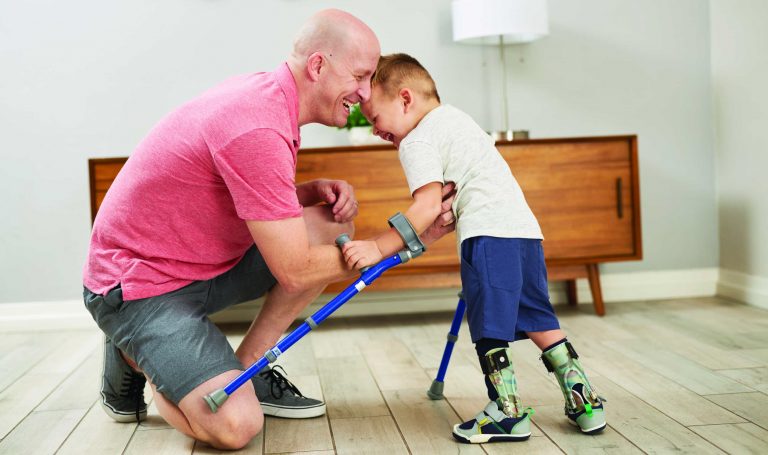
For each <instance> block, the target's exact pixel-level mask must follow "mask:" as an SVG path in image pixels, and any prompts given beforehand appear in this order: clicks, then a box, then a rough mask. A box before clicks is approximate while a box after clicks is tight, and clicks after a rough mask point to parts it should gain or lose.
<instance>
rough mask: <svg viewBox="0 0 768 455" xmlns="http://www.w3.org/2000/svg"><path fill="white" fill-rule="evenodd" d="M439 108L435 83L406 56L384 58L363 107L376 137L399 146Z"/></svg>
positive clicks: (438, 97)
mask: <svg viewBox="0 0 768 455" xmlns="http://www.w3.org/2000/svg"><path fill="white" fill-rule="evenodd" d="M439 105H440V95H438V93H437V88H436V87H435V81H433V80H432V77H431V76H430V75H429V73H428V72H427V70H426V69H424V67H423V66H421V64H420V63H419V62H418V61H417V60H416V59H415V58H413V57H411V56H410V55H407V54H390V55H383V56H381V58H380V59H379V64H378V66H377V67H376V72H375V73H374V75H373V79H372V80H371V98H370V100H368V101H367V102H364V103H362V104H361V107H362V111H363V114H364V115H365V116H366V118H368V120H369V121H370V122H371V124H372V125H373V132H374V134H376V135H377V136H379V137H381V138H382V139H385V140H387V141H390V142H392V143H394V144H395V146H397V147H399V146H400V141H401V140H403V138H404V137H405V136H407V135H408V133H410V132H411V130H413V129H414V128H415V127H416V125H418V124H419V122H420V121H421V119H422V118H423V117H424V116H425V115H426V114H427V113H428V112H429V111H431V110H432V109H434V108H435V107H437V106H439Z"/></svg>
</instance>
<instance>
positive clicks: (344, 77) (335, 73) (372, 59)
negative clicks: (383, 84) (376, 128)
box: [323, 48, 379, 126]
mask: <svg viewBox="0 0 768 455" xmlns="http://www.w3.org/2000/svg"><path fill="white" fill-rule="evenodd" d="M355 57H356V58H355ZM325 58H326V62H327V71H328V72H327V74H326V80H325V87H324V90H323V91H324V93H325V94H326V95H327V97H326V99H325V103H327V105H326V115H324V117H325V118H324V120H325V121H324V122H323V123H325V124H327V125H333V126H344V124H345V123H347V117H348V116H349V108H350V107H351V106H352V105H353V104H357V103H362V102H365V101H368V99H369V98H370V96H371V76H373V72H374V71H375V70H376V64H377V63H378V61H379V52H378V48H376V49H375V52H371V51H370V50H366V49H350V50H348V51H347V52H343V53H339V54H331V53H328V54H326V56H325Z"/></svg>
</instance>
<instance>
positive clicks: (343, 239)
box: [336, 233, 371, 273]
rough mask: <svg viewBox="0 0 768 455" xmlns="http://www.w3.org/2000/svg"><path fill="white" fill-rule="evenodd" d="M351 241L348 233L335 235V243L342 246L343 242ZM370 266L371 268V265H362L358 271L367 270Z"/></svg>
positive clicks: (363, 271)
mask: <svg viewBox="0 0 768 455" xmlns="http://www.w3.org/2000/svg"><path fill="white" fill-rule="evenodd" d="M351 241H352V239H350V238H349V235H348V234H346V233H344V234H341V235H340V236H338V237H336V245H338V246H343V245H344V244H345V243H347V242H351ZM370 268H371V266H368V267H363V268H362V269H360V273H365V272H367V271H368V270H370Z"/></svg>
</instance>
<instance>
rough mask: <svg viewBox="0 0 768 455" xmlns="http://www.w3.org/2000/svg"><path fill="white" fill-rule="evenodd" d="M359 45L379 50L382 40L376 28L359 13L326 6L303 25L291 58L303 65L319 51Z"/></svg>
mask: <svg viewBox="0 0 768 455" xmlns="http://www.w3.org/2000/svg"><path fill="white" fill-rule="evenodd" d="M356 45H361V46H363V47H364V48H367V49H371V48H374V47H375V49H379V40H378V38H376V34H375V33H373V30H371V29H370V27H368V26H367V25H365V23H364V22H363V21H361V20H360V19H358V18H356V17H355V16H353V15H351V14H349V13H347V12H345V11H341V10H338V9H326V10H323V11H320V12H318V13H316V14H314V15H313V16H312V17H311V18H309V20H308V21H307V23H306V24H304V26H303V27H302V28H301V30H300V31H299V35H298V36H297V37H296V40H295V41H294V43H293V53H292V55H291V57H292V59H293V60H294V63H296V64H299V65H301V64H303V63H304V62H306V60H307V58H308V57H309V56H310V55H312V54H313V53H315V52H334V53H337V54H342V53H347V52H349V51H353V52H354V50H355V48H356V47H357V46H356Z"/></svg>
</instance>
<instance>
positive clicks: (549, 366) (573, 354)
mask: <svg viewBox="0 0 768 455" xmlns="http://www.w3.org/2000/svg"><path fill="white" fill-rule="evenodd" d="M565 348H566V349H568V355H570V356H571V358H572V359H578V358H579V354H577V353H576V349H574V348H573V345H572V344H571V342H570V341H568V340H566V341H565ZM541 362H542V363H543V364H544V366H545V367H547V371H549V372H550V373H554V372H555V367H554V366H553V365H552V364H551V363H550V362H549V359H547V357H546V356H544V355H542V356H541Z"/></svg>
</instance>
